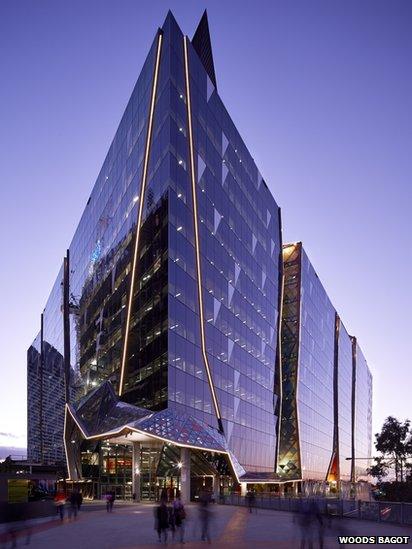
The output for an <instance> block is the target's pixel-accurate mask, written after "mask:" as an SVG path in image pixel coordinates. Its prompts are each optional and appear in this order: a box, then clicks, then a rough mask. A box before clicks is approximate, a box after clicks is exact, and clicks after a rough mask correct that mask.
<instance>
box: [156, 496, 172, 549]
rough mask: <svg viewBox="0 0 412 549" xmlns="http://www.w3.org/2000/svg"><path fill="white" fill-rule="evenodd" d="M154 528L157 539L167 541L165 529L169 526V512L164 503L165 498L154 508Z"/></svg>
mask: <svg viewBox="0 0 412 549" xmlns="http://www.w3.org/2000/svg"><path fill="white" fill-rule="evenodd" d="M155 518H156V520H155V528H156V530H157V535H158V537H159V541H160V542H162V541H163V543H167V529H168V528H169V512H168V509H167V505H166V499H163V498H162V499H161V500H160V505H159V506H158V507H157V509H156V515H155Z"/></svg>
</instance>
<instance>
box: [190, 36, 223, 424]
mask: <svg viewBox="0 0 412 549" xmlns="http://www.w3.org/2000/svg"><path fill="white" fill-rule="evenodd" d="M187 40H188V38H187V36H185V37H184V38H183V49H184V57H185V78H186V106H187V126H188V135H189V155H190V178H191V182H192V202H193V225H194V230H195V251H196V274H197V277H196V278H197V293H198V300H199V316H200V340H201V345H202V355H203V360H204V363H205V368H206V374H207V378H208V381H209V386H210V392H211V394H212V399H213V405H214V407H215V412H216V416H217V419H218V423H219V427H220V430H223V427H222V416H221V415H220V409H219V404H218V401H217V397H216V392H215V387H214V385H213V379H212V374H211V372H210V367H209V361H208V358H207V353H206V338H205V331H204V315H203V298H202V278H201V276H202V272H201V266H200V246H199V227H198V214H197V196H196V178H195V161H194V153H193V133H192V107H191V99H190V78H189V59H188V53H187Z"/></svg>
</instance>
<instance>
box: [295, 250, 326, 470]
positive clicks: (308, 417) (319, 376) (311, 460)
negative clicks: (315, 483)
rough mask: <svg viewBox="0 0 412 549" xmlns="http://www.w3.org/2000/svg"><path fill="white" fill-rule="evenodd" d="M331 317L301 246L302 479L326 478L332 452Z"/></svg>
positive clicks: (299, 406)
mask: <svg viewBox="0 0 412 549" xmlns="http://www.w3.org/2000/svg"><path fill="white" fill-rule="evenodd" d="M334 318H335V310H334V308H333V305H332V304H331V302H330V299H329V297H328V295H327V293H326V291H325V289H324V287H323V285H322V283H321V282H320V280H319V278H318V276H317V274H316V272H315V270H314V268H313V266H312V264H311V263H310V261H309V259H308V256H307V255H306V252H305V251H304V250H302V257H301V316H300V322H301V327H300V348H299V353H300V360H299V370H298V371H299V373H298V387H297V395H298V397H297V398H298V416H299V433H300V444H301V459H302V477H303V478H304V479H312V480H322V481H323V480H326V476H327V470H328V466H329V462H330V458H331V455H332V448H333V429H334V408H333V399H334V394H333V357H334V325H335V324H334Z"/></svg>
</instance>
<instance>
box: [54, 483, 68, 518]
mask: <svg viewBox="0 0 412 549" xmlns="http://www.w3.org/2000/svg"><path fill="white" fill-rule="evenodd" d="M54 504H55V506H56V509H57V513H58V515H59V517H60V520H61V522H63V520H64V506H65V505H66V494H65V493H64V492H61V491H59V492H56V495H55V496H54Z"/></svg>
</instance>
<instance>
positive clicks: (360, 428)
mask: <svg viewBox="0 0 412 549" xmlns="http://www.w3.org/2000/svg"><path fill="white" fill-rule="evenodd" d="M354 345H355V349H356V381H355V409H354V414H355V421H354V457H355V467H354V479H353V480H355V481H357V480H368V476H367V474H366V469H367V468H368V467H370V461H369V460H367V459H365V458H368V457H370V456H371V452H372V375H371V373H370V370H369V368H368V364H367V362H366V359H365V357H364V356H363V353H362V349H361V348H360V347H359V344H358V343H357V341H356V340H355V341H354ZM357 458H360V459H357Z"/></svg>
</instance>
